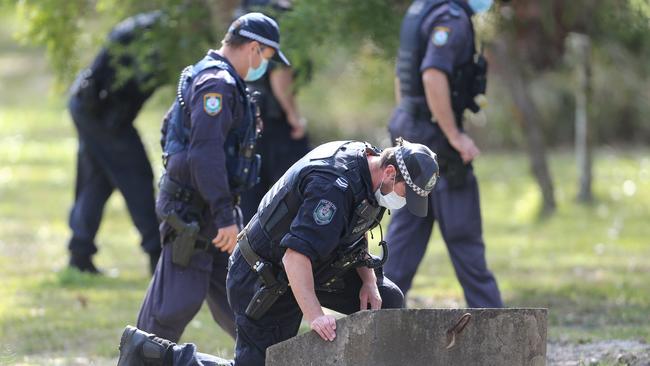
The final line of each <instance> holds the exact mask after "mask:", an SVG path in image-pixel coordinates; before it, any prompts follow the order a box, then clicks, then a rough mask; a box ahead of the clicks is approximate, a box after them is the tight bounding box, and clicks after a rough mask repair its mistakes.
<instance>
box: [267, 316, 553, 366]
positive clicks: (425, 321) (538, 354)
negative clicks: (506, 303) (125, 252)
mask: <svg viewBox="0 0 650 366" xmlns="http://www.w3.org/2000/svg"><path fill="white" fill-rule="evenodd" d="M336 328H337V329H336V333H337V336H336V339H335V340H334V341H333V342H326V341H324V340H322V339H321V338H320V337H319V336H318V334H316V333H315V332H307V333H305V334H301V335H299V336H296V337H294V338H292V339H289V340H287V341H285V342H282V343H278V344H276V345H274V346H272V347H270V348H268V349H267V352H266V365H267V366H307V365H314V366H315V365H323V366H330V365H331V366H334V365H336V366H352V365H355V366H362V365H368V366H383V365H386V366H389V365H391V366H392V365H400V366H402V365H407V366H419V365H422V366H424V365H426V366H432V365H434V366H435V365H441V366H442V365H444V366H448V365H462V366H469V365H481V366H490V365H494V366H539V365H545V364H546V329H547V311H546V309H400V310H376V311H361V312H358V313H355V314H352V315H350V316H347V317H344V318H341V319H338V320H337V322H336Z"/></svg>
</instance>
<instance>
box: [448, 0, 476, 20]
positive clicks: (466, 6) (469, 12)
mask: <svg viewBox="0 0 650 366" xmlns="http://www.w3.org/2000/svg"><path fill="white" fill-rule="evenodd" d="M452 1H453V2H454V3H455V4H458V6H460V7H461V8H463V10H465V12H466V13H467V16H468V17H470V18H471V17H472V15H474V10H472V7H471V6H469V3H467V0H452Z"/></svg>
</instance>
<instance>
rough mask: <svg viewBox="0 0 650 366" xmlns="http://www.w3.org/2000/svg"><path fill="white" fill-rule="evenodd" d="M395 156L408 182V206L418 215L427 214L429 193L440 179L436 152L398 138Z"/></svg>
mask: <svg viewBox="0 0 650 366" xmlns="http://www.w3.org/2000/svg"><path fill="white" fill-rule="evenodd" d="M395 158H396V160H397V168H398V169H399V171H400V173H402V177H403V178H404V181H405V182H406V207H408V209H409V211H411V213H412V214H414V215H416V216H419V217H425V216H427V211H428V207H429V194H430V193H431V191H432V190H433V187H434V186H435V184H436V181H437V180H438V158H437V157H436V154H435V153H434V152H433V151H431V149H429V148H428V147H426V146H424V145H422V144H416V143H410V142H408V141H406V140H403V139H402V138H398V139H397V146H396V147H395Z"/></svg>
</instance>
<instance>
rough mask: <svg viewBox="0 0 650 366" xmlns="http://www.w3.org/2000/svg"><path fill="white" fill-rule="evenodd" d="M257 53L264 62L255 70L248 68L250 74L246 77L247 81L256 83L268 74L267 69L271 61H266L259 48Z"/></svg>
mask: <svg viewBox="0 0 650 366" xmlns="http://www.w3.org/2000/svg"><path fill="white" fill-rule="evenodd" d="M257 53H258V54H259V55H260V58H261V59H262V62H260V66H258V67H257V68H255V69H254V68H252V67H250V66H248V72H247V73H246V77H245V78H244V80H245V81H255V80H257V79H259V78H261V77H262V76H263V75H264V73H265V72H266V68H267V67H268V66H269V60H267V59H265V58H264V57H263V56H262V50H260V49H259V48H258V49H257Z"/></svg>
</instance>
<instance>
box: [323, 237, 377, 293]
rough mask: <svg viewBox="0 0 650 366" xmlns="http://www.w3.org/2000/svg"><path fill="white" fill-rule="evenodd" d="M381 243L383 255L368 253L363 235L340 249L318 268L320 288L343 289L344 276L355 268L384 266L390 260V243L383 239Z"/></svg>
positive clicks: (324, 289)
mask: <svg viewBox="0 0 650 366" xmlns="http://www.w3.org/2000/svg"><path fill="white" fill-rule="evenodd" d="M379 245H380V246H381V247H382V252H383V254H382V256H381V257H376V256H374V255H372V254H369V253H368V247H367V243H366V240H365V237H363V236H362V237H361V238H359V239H358V240H357V241H356V242H354V243H353V244H352V245H350V246H349V247H347V248H345V249H342V250H340V251H339V252H338V253H337V255H336V256H335V257H334V258H333V259H332V260H330V261H328V262H325V263H323V264H322V265H321V266H319V267H318V269H317V270H316V273H315V274H314V281H315V282H316V287H317V288H318V290H321V291H329V292H332V291H337V290H342V289H343V288H344V287H345V284H344V283H343V281H342V278H343V276H344V275H345V274H346V273H347V272H348V271H349V270H351V269H353V268H358V267H368V268H371V269H377V268H380V267H382V266H383V265H384V264H385V263H386V260H388V245H387V244H386V242H385V241H383V240H382V241H381V242H380V243H379Z"/></svg>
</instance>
